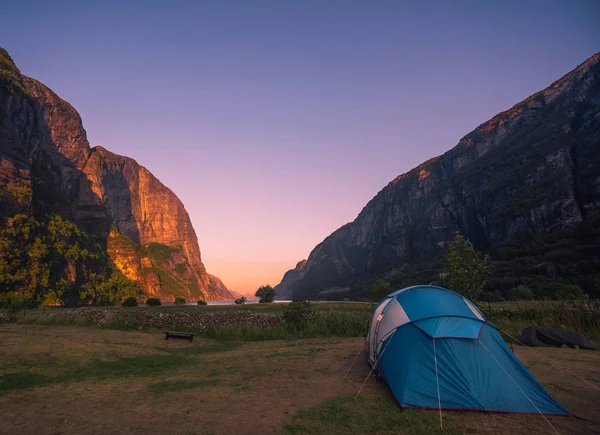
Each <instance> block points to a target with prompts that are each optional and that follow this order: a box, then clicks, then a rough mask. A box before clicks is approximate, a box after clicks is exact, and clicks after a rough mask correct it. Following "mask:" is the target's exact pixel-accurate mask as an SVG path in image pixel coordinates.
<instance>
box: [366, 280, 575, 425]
mask: <svg viewBox="0 0 600 435" xmlns="http://www.w3.org/2000/svg"><path fill="white" fill-rule="evenodd" d="M396 302H397V304H396ZM382 305H385V308H384V309H381V310H378V308H379V307H380V306H382ZM399 307H400V308H401V309H402V312H403V314H402V313H400V314H397V313H396V314H393V313H394V310H398V309H399ZM374 313H377V317H375V316H374V318H373V321H372V323H371V331H370V332H369V337H371V335H372V334H373V336H374V339H373V340H372V341H371V342H370V343H369V362H370V363H371V365H374V366H375V368H376V369H377V370H378V372H379V373H380V374H381V375H382V377H383V378H384V379H385V380H386V382H387V383H388V385H389V386H390V388H391V390H392V392H393V394H394V396H395V397H396V400H397V401H398V403H399V404H400V406H401V407H421V408H435V409H437V408H438V407H440V408H441V409H462V410H477V411H489V412H510V413H527V414H529V413H531V414H537V413H543V414H557V415H569V414H570V413H569V411H567V410H566V409H565V408H564V407H562V406H561V405H560V404H559V403H558V402H556V401H555V400H554V399H553V398H552V397H551V396H550V395H549V394H548V393H547V392H546V390H545V389H544V388H543V387H542V385H540V384H539V383H538V382H537V381H536V380H535V378H534V377H533V376H532V375H531V373H529V371H528V370H527V368H526V367H525V366H524V365H523V364H522V363H521V362H520V361H519V360H518V359H517V358H516V356H515V355H514V354H513V352H512V351H511V350H510V349H509V348H508V346H507V345H506V344H505V342H504V340H502V337H501V336H500V334H499V333H498V331H497V329H496V328H495V327H494V326H493V325H491V324H490V323H488V322H486V321H485V318H484V316H483V314H482V313H481V312H480V311H479V310H478V309H477V308H476V307H475V306H474V305H473V304H472V303H470V302H469V301H467V300H466V299H464V298H463V297H462V296H460V295H458V294H456V293H454V292H452V291H450V290H447V289H444V288H441V287H434V286H415V287H409V288H407V289H402V290H399V291H397V292H394V293H392V294H390V295H389V296H388V297H387V298H384V299H383V300H382V301H381V302H380V304H379V305H378V306H377V307H376V308H375V310H374ZM386 317H387V318H388V319H387V320H386ZM406 319H408V321H406ZM436 361H437V367H436ZM438 386H439V396H438Z"/></svg>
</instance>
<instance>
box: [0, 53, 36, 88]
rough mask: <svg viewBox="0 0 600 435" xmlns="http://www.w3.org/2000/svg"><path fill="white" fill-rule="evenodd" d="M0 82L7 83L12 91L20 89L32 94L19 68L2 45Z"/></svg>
mask: <svg viewBox="0 0 600 435" xmlns="http://www.w3.org/2000/svg"><path fill="white" fill-rule="evenodd" d="M0 82H4V83H6V85H7V86H8V89H9V90H10V91H11V92H17V91H19V92H21V93H22V94H24V95H25V96H27V97H30V96H31V93H30V92H29V90H28V89H27V88H26V87H25V85H24V84H23V80H22V79H21V72H20V71H19V68H17V66H16V65H15V63H14V62H13V60H12V58H11V57H10V55H9V54H8V52H7V51H6V50H5V49H4V48H2V47H0Z"/></svg>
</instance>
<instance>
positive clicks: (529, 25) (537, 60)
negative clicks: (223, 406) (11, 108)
mask: <svg viewBox="0 0 600 435" xmlns="http://www.w3.org/2000/svg"><path fill="white" fill-rule="evenodd" d="M2 13H3V25H2V26H1V27H0V45H1V46H3V47H4V48H6V49H7V50H8V52H9V53H10V54H11V56H12V57H13V59H14V60H15V62H16V64H17V66H18V67H19V68H20V69H21V71H22V72H23V73H24V74H26V75H28V76H31V77H34V78H36V79H38V80H40V81H41V82H43V83H45V84H46V85H48V86H49V87H50V88H51V89H52V90H54V91H55V92H56V93H57V94H58V95H59V96H61V97H62V98H64V99H65V100H67V101H69V102H70V103H71V104H72V105H73V106H74V107H75V108H76V109H77V110H78V111H79V113H80V114H81V116H82V119H83V124H84V127H85V129H86V131H87V133H88V138H89V141H90V145H91V146H95V145H102V146H104V147H105V148H107V149H108V150H110V151H112V152H115V153H118V154H122V155H126V156H129V157H132V158H134V159H135V160H136V161H138V163H140V164H142V165H144V166H145V167H146V168H148V169H149V170H150V171H151V172H152V173H153V174H154V175H155V176H156V177H157V178H158V179H159V180H161V181H162V182H163V183H164V184H165V185H166V186H168V187H169V188H171V189H172V190H173V191H174V192H175V193H176V194H177V195H178V196H179V198H180V199H181V200H182V202H183V203H184V205H185V207H186V209H187V211H188V212H189V214H190V217H191V220H192V223H193V225H194V228H195V230H196V233H197V235H198V240H199V245H200V250H201V252H202V259H203V262H204V263H205V265H206V268H207V270H208V272H209V273H211V274H213V275H216V276H218V277H219V278H221V279H222V280H223V282H224V283H225V285H226V286H227V287H228V288H231V289H233V290H236V291H238V292H241V293H245V294H252V293H254V291H255V290H256V289H257V288H258V287H259V286H261V285H264V284H270V285H272V286H274V285H276V284H277V283H278V282H279V280H280V279H281V278H282V277H283V274H284V273H285V272H286V271H287V270H289V269H291V268H293V267H294V266H295V265H296V263H297V262H298V261H300V260H302V259H304V258H307V257H308V255H309V254H310V251H311V250H312V249H313V248H314V247H315V246H316V245H317V244H318V243H320V242H321V241H322V240H323V239H324V238H325V237H327V236H328V235H329V234H331V233H332V232H333V231H335V230H336V229H337V228H339V227H340V226H342V225H344V224H346V223H347V222H350V221H352V220H354V219H355V218H356V216H357V215H358V214H359V213H360V211H361V209H362V208H363V207H364V206H365V205H366V204H367V202H368V201H369V200H370V199H371V198H372V197H373V196H375V195H376V194H377V192H378V191H380V190H381V189H382V188H383V187H384V186H385V185H387V184H388V183H389V182H390V181H391V180H393V179H394V178H395V177H396V176H398V175H399V174H402V173H404V172H406V171H408V170H410V169H411V168H413V167H415V166H417V165H418V164H420V163H422V162H424V161H425V160H427V159H429V158H431V157H433V156H436V155H439V154H442V153H443V152H445V151H447V150H448V149H450V148H452V147H453V146H454V145H456V143H458V141H459V140H460V138H461V137H462V136H464V135H465V134H467V133H469V132H470V131H472V130H473V129H475V128H476V127H477V126H478V125H479V124H480V123H482V122H485V121H486V120H487V119H489V118H491V117H492V116H494V115H495V114H497V113H498V112H500V111H502V110H506V109H508V108H510V107H511V106H512V105H514V104H516V103H518V102H519V101H521V100H522V99H525V98H527V97H528V96H529V95H531V94H533V93H535V92H536V91H538V90H540V89H543V88H545V87H546V86H548V85H549V84H550V83H552V81H554V80H556V79H558V78H559V77H561V76H562V75H564V74H566V73H567V72H569V71H570V70H572V69H573V68H575V67H576V66H577V65H579V64H581V63H582V62H583V61H584V60H585V59H587V58H588V57H589V56H591V55H593V54H594V53H595V52H596V51H598V50H600V26H598V25H597V17H598V16H600V2H596V1H593V0H581V1H577V2H564V1H559V0H531V1H528V2H521V1H517V0H514V1H507V2H505V3H504V4H503V6H502V7H501V8H498V7H497V5H496V4H494V3H489V4H488V3H487V2H480V1H473V0H460V1H457V2H452V3H451V4H450V3H449V2H436V1H430V0H428V1H422V2H418V3H415V4H411V3H410V2H393V1H383V0H382V1H374V2H366V1H358V0H344V1H340V0H331V1H328V2H320V1H311V0H307V1H305V2H279V1H269V0H261V1H258V2H255V3H254V2H244V1H237V0H221V1H218V2H216V1H206V2H193V1H183V0H182V1H181V2H176V3H174V4H170V3H165V2H162V1H159V0H148V1H144V2H141V1H130V2H118V1H113V0H106V1H104V2H89V3H88V2H76V1H70V0H57V1H55V2H47V1H41V0H24V1H22V2H13V3H12V4H7V5H6V6H4V5H3V10H2Z"/></svg>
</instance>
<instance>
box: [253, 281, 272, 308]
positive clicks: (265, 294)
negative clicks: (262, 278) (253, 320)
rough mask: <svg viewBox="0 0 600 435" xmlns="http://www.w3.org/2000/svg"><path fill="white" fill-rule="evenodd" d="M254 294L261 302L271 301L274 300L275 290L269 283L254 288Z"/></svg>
mask: <svg viewBox="0 0 600 435" xmlns="http://www.w3.org/2000/svg"><path fill="white" fill-rule="evenodd" d="M254 296H256V297H257V298H258V302H260V303H261V304H263V303H269V302H273V300H275V290H273V287H271V286H270V285H263V286H262V287H259V288H258V290H256V293H254Z"/></svg>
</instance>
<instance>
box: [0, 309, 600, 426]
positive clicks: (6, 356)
mask: <svg viewBox="0 0 600 435" xmlns="http://www.w3.org/2000/svg"><path fill="white" fill-rule="evenodd" d="M371 307H372V305H371V304H368V303H326V302H323V303H313V304H312V308H313V309H314V310H316V311H319V313H320V314H319V315H318V316H315V317H312V318H310V319H308V321H306V322H303V323H301V324H286V323H285V322H284V323H283V324H281V325H279V326H276V327H270V328H269V327H264V328H261V327H255V328H246V329H244V328H239V327H238V328H236V327H226V328H223V329H221V330H220V331H219V330H212V331H207V332H206V333H203V334H200V335H199V336H197V337H196V339H195V340H194V341H193V342H192V343H190V342H187V341H179V340H168V341H166V340H165V339H164V335H163V334H162V332H161V330H159V329H156V328H142V329H139V328H140V327H135V326H133V325H122V324H121V325H107V326H105V327H98V326H97V325H93V324H78V323H73V324H56V323H48V322H46V320H47V319H48V317H47V316H45V315H44V314H47V313H48V312H49V310H50V309H46V313H44V309H43V308H38V309H35V310H27V311H25V312H20V313H16V320H17V322H16V323H3V324H0V342H1V343H2V346H0V407H1V408H2V409H3V418H2V419H1V420H0V433H1V434H13V433H39V434H46V433H49V434H50V433H52V434H54V433H65V434H70V433H72V434H79V433H96V434H98V433H132V434H137V433H139V434H142V433H178V434H238V433H239V434H257V433H265V434H346V433H369V434H375V433H377V434H388V433H389V434H392V433H394V434H398V433H400V434H429V433H449V434H459V433H500V434H504V433H506V434H530V433H555V432H554V431H553V430H552V428H551V427H550V426H549V425H548V424H547V423H546V422H545V421H544V420H543V418H542V417H541V416H539V415H502V414H484V413H471V412H444V413H443V421H444V428H443V430H440V427H439V416H438V413H437V412H435V411H423V410H400V408H399V407H398V405H397V403H396V401H395V400H394V399H393V397H392V396H391V393H390V391H389V389H388V388H387V386H386V385H385V384H384V383H382V382H378V381H376V380H375V379H374V378H373V377H371V379H369V380H368V381H367V383H366V386H365V388H364V389H363V391H362V392H361V394H360V396H359V397H358V398H357V399H355V397H354V396H355V395H356V393H357V392H358V390H359V388H360V386H361V384H362V383H363V381H364V380H365V378H366V377H367V375H368V373H369V368H368V366H367V364H366V362H365V360H364V358H363V357H362V355H361V356H359V358H358V360H357V362H356V364H354V365H353V366H352V368H351V370H350V371H349V372H348V374H347V375H346V376H345V373H346V371H347V370H348V369H349V368H350V366H351V363H352V360H353V359H354V357H355V356H356V355H357V353H358V352H359V350H360V349H361V346H362V343H363V341H364V337H363V334H364V326H366V325H365V319H368V317H369V314H370V310H371ZM500 308H502V307H494V306H490V307H488V310H492V311H493V312H492V311H490V313H489V314H488V316H496V317H497V319H496V320H493V323H496V324H498V326H499V327H501V328H503V329H505V328H506V329H507V330H508V329H509V328H512V329H511V330H514V329H518V328H520V326H521V324H524V323H527V322H529V323H528V324H530V323H532V321H534V319H537V320H539V321H545V319H547V316H548V315H550V314H551V313H557V312H558V313H563V314H564V315H565V317H563V318H559V320H557V321H560V322H567V323H569V322H570V323H569V325H563V326H570V327H573V328H575V329H580V330H585V331H586V332H587V333H588V336H589V337H590V338H592V337H597V335H594V334H597V333H598V329H597V323H594V322H597V317H594V316H596V315H597V311H595V310H592V311H591V312H592V313H595V314H593V315H592V317H590V318H589V319H588V317H587V316H588V313H587V312H586V311H585V310H582V309H576V308H575V307H574V306H572V305H566V304H563V305H560V304H558V305H557V304H551V305H548V306H544V305H543V304H536V305H534V306H529V305H523V306H517V307H511V308H512V312H513V313H519V314H517V315H515V314H512V320H511V318H509V317H506V316H504V315H503V314H501V313H502V310H500ZM87 309H88V308H81V309H80V310H87ZM53 310H60V308H54V309H53ZM110 310H114V311H119V310H158V311H159V312H161V313H167V312H170V311H173V310H175V311H183V312H186V311H187V312H204V311H206V312H214V311H219V312H244V311H248V310H250V311H253V312H262V313H270V314H282V313H284V312H285V310H286V308H285V306H284V304H261V305H246V306H241V307H240V306H208V307H206V306H175V307H164V306H163V307H155V308H146V307H137V308H127V309H125V308H110ZM565 313H566V314H565ZM567 314H568V315H567ZM490 320H491V319H490ZM511 322H512V324H511ZM594 325H595V326H594ZM525 326H526V325H525ZM582 332H584V331H582ZM514 351H515V353H516V354H517V356H518V357H519V358H520V359H521V360H522V361H523V362H524V364H525V365H526V366H527V367H528V368H529V369H530V370H531V371H532V373H533V374H534V376H536V378H537V379H538V380H539V381H540V382H541V383H542V384H543V385H544V386H545V387H546V388H547V389H548V391H549V392H550V393H551V394H552V395H553V396H554V397H555V398H556V399H557V400H558V401H559V402H561V403H562V404H563V405H564V406H566V407H567V408H568V409H569V410H570V411H572V412H573V413H575V414H576V415H577V416H578V417H580V418H575V417H548V418H549V420H550V421H551V423H552V425H554V426H555V427H556V429H557V430H558V431H559V432H560V433H562V434H573V433H600V417H599V416H600V391H598V390H597V389H594V388H593V387H591V386H589V385H588V384H585V383H583V382H581V381H580V380H579V379H578V378H576V377H575V376H572V375H571V374H569V373H568V372H566V371H565V372H562V371H560V370H558V369H557V368H556V367H555V366H554V365H552V363H551V362H550V360H551V361H553V362H554V363H558V364H560V365H561V366H563V367H565V368H566V369H568V370H569V371H571V372H572V373H575V374H576V375H578V376H580V377H582V378H584V379H586V380H587V381H589V382H591V383H592V384H594V385H599V384H600V352H598V351H583V350H578V349H536V350H535V351H534V350H532V349H529V348H524V347H521V346H517V345H515V346H514ZM536 352H540V353H541V355H543V356H541V355H540V354H538V353H536Z"/></svg>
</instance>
